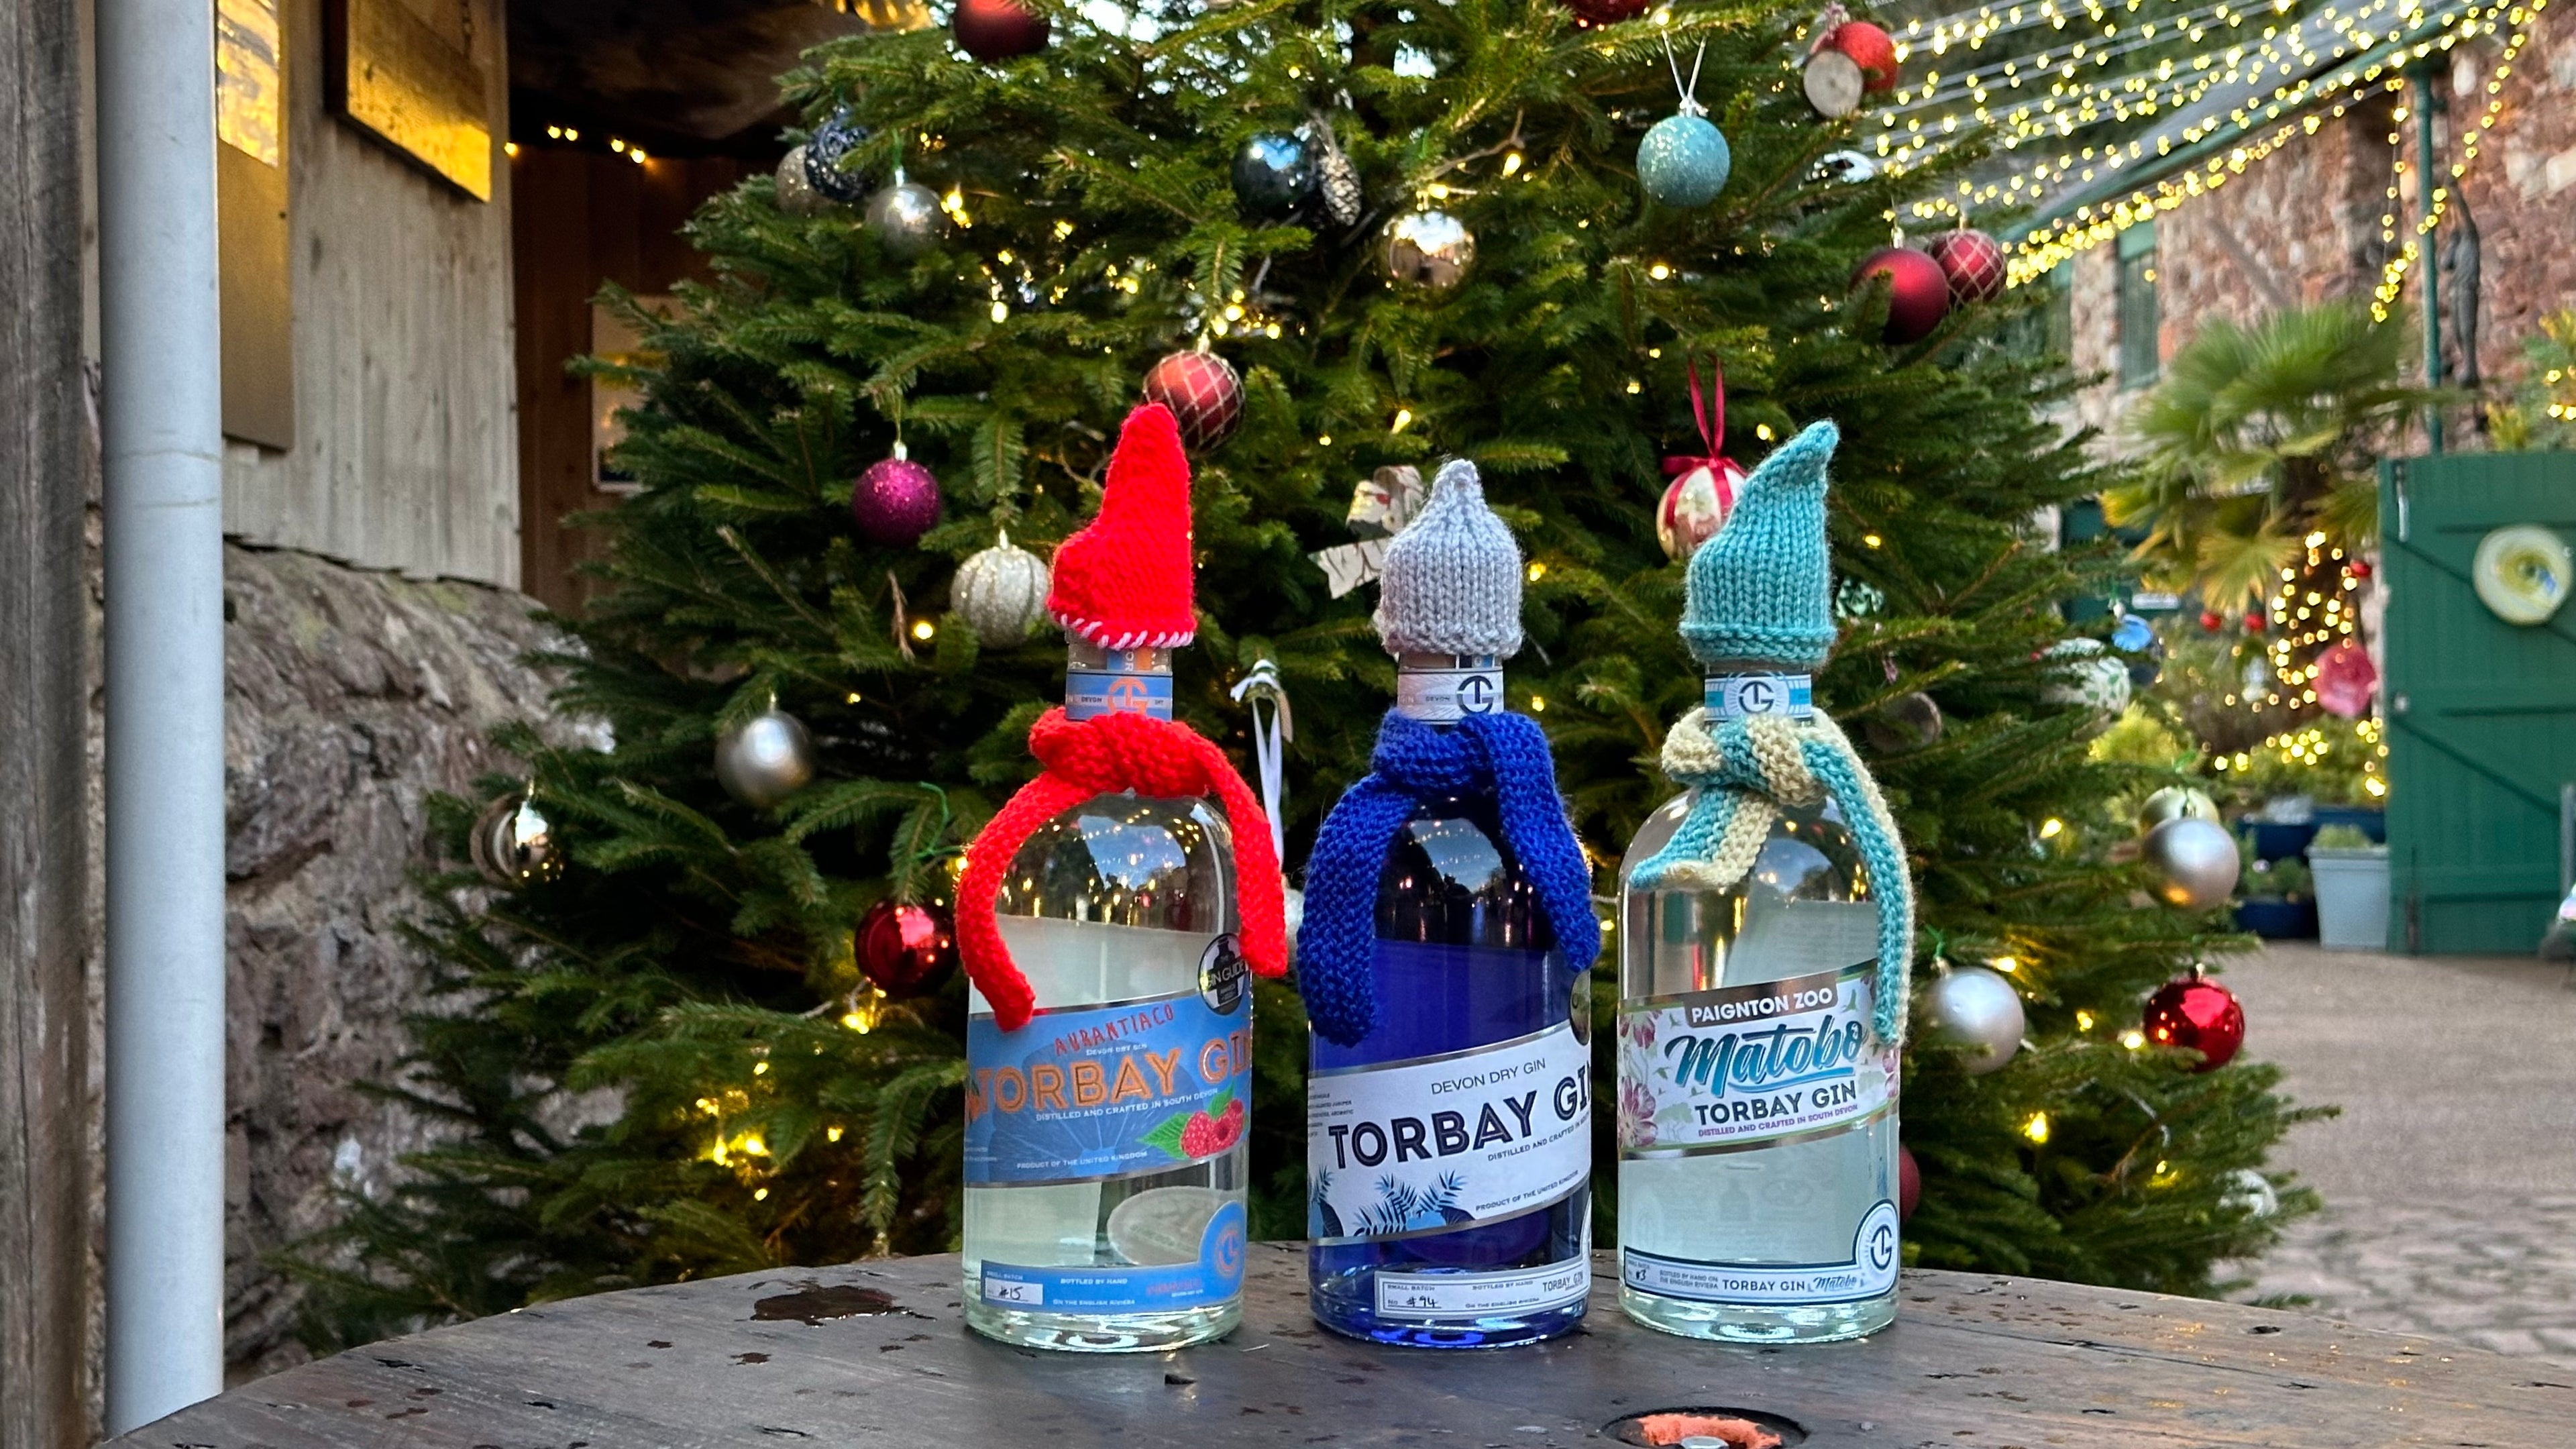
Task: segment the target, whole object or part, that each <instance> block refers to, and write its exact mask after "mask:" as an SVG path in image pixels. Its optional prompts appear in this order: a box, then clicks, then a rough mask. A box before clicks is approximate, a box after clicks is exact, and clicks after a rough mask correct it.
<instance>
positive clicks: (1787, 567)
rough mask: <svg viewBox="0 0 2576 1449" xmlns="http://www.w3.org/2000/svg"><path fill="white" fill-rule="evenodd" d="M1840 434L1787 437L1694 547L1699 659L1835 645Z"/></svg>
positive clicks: (1816, 430)
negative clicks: (1829, 531)
mask: <svg viewBox="0 0 2576 1449" xmlns="http://www.w3.org/2000/svg"><path fill="white" fill-rule="evenodd" d="M1841 438H1842V434H1841V433H1839V432H1837V431H1835V429H1834V425H1833V424H1832V423H1829V422H1828V423H1814V424H1810V425H1809V426H1808V428H1807V430H1806V431H1805V432H1803V433H1800V434H1799V435H1798V436H1796V437H1794V438H1791V439H1790V440H1789V441H1788V442H1786V443H1783V444H1781V445H1780V446H1779V447H1778V448H1777V449H1775V450H1774V451H1773V452H1772V454H1771V456H1770V457H1768V458H1765V459H1763V460H1762V466H1761V467H1759V468H1756V469H1754V470H1753V476H1752V477H1751V478H1748V479H1746V480H1745V483H1744V489H1743V492H1742V493H1741V494H1739V495H1738V496H1737V498H1736V500H1735V507H1734V509H1733V510H1732V511H1731V512H1729V513H1728V514H1727V516H1726V523H1725V524H1724V526H1722V527H1720V528H1719V529H1718V531H1717V537H1715V538H1712V539H1710V540H1709V541H1708V542H1706V543H1704V544H1701V545H1700V546H1699V551H1698V552H1696V553H1694V554H1692V555H1691V561H1690V573H1689V574H1688V576H1687V577H1686V579H1685V582H1684V586H1683V595H1684V599H1685V602H1684V603H1683V605H1682V638H1683V640H1684V641H1686V642H1687V643H1688V644H1689V645H1690V651H1691V653H1692V654H1693V655H1694V656H1696V657H1697V658H1698V659H1699V661H1700V662H1701V663H1703V664H1716V663H1720V662H1722V661H1726V660H1736V659H1742V660H1751V661H1756V662H1759V663H1765V664H1781V665H1787V666H1790V667H1792V668H1797V669H1814V668H1817V667H1818V666H1820V665H1822V664H1823V663H1824V662H1825V659H1826V657H1827V656H1828V655H1830V654H1832V653H1833V649H1834V603H1833V581H1832V578H1831V575H1832V572H1833V559H1832V554H1831V552H1830V550H1829V549H1828V548H1827V546H1826V543H1825V464H1826V463H1827V462H1828V461H1830V460H1831V459H1832V458H1833V456H1834V444H1835V443H1837V442H1839V441H1840V440H1841ZM1389 562H1390V563H1392V560H1390V561H1389Z"/></svg>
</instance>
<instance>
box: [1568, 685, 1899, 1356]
mask: <svg viewBox="0 0 2576 1449" xmlns="http://www.w3.org/2000/svg"><path fill="white" fill-rule="evenodd" d="M1806 692H1807V678H1806V676H1804V675H1788V676H1783V675H1771V674H1749V673H1748V674H1741V675H1736V674H1727V675H1718V676H1714V677H1712V678H1711V679H1710V680H1709V684H1708V698H1709V701H1710V703H1709V708H1710V710H1711V714H1712V722H1714V720H1715V719H1716V718H1718V717H1722V715H1723V712H1724V711H1725V710H1728V709H1730V708H1740V707H1742V706H1743V704H1744V701H1745V700H1747V699H1752V700H1755V701H1756V702H1757V703H1758V704H1759V705H1760V706H1761V708H1760V709H1757V710H1756V711H1755V712H1773V711H1775V710H1776V712H1780V713H1786V714H1788V715H1790V717H1791V718H1793V719H1796V718H1804V717H1808V715H1809V708H1810V707H1809V705H1808V703H1807V699H1806ZM1690 799H1691V797H1690V796H1689V795H1687V794H1685V795H1682V796H1680V797H1677V798H1675V799H1673V800H1671V801H1668V802H1666V803H1665V805H1664V806H1663V807H1662V808H1661V809H1658V810H1657V811H1656V812H1655V813H1654V814H1653V815H1650V816H1648V817H1647V819H1646V823H1645V825H1644V826H1643V827H1641V828H1640V829H1639V830H1638V832H1637V838H1636V840H1635V841H1634V842H1632V843H1631V844H1630V845H1629V847H1628V854H1627V856H1626V858H1625V859H1624V860H1623V862H1622V863H1621V866H1620V882H1621V890H1620V906H1619V931H1618V945H1619V1021H1618V1027H1617V1034H1616V1035H1617V1039H1616V1041H1615V1042H1614V1043H1613V1050H1614V1051H1616V1053H1617V1054H1618V1060H1619V1101H1618V1103H1617V1107H1616V1110H1617V1112H1618V1132H1619V1270H1620V1272H1619V1276H1620V1286H1619V1302H1620V1306H1621V1307H1623V1308H1625V1309H1626V1310H1627V1311H1628V1314H1629V1316H1630V1317H1633V1318H1635V1319H1636V1320H1637V1321H1638V1322H1640V1323H1643V1324H1645V1325H1646V1326H1647V1327H1649V1328H1656V1329H1661V1330H1663V1331H1664V1332H1666V1333H1675V1334H1680V1335H1683V1336H1685V1337H1690V1338H1711V1339H1725V1340H1731V1341H1735V1342H1743V1343H1822V1342H1828V1341H1831V1340H1834V1339H1841V1338H1856V1337H1859V1336H1860V1335H1862V1334H1865V1333H1871V1332H1874V1331H1876V1330H1878V1329H1880V1328H1884V1327H1885V1326H1887V1324H1888V1323H1890V1322H1891V1321H1893V1320H1894V1319H1895V1317H1896V1270H1897V1258H1898V1239H1897V1215H1896V1130H1897V1116H1896V1109H1897V1094H1896V1087H1897V1055H1896V1052H1895V1050H1894V1049H1893V1048H1891V1047H1890V1046H1888V1045H1887V1044H1886V1043H1885V1042H1882V1041H1881V1040H1879V1038H1878V1037H1877V1035H1876V1033H1874V1032H1873V1031H1872V1030H1871V1029H1870V997H1869V992H1870V989H1871V985H1872V976H1873V972H1874V968H1875V965H1876V962H1877V959H1878V908H1877V905H1876V903H1875V902H1874V900H1873V899H1872V898H1871V894H1870V883H1869V875H1868V871H1867V870H1866V868H1865V867H1863V865H1862V864H1861V861H1860V855H1859V852H1858V850H1857V849H1856V848H1855V847H1854V846H1853V844H1852V840H1851V836H1850V834H1849V833H1848V831H1847V830H1846V829H1845V827H1844V822H1843V818H1842V816H1841V814H1840V812H1839V811H1838V810H1837V809H1836V808H1835V807H1834V806H1833V805H1832V804H1830V803H1828V804H1826V805H1824V806H1822V807H1820V808H1816V809H1808V810H1788V811H1783V812H1781V814H1780V815H1779V817H1778V818H1777V819H1776V820H1774V821H1773V822H1772V825H1771V829H1770V833H1769V835H1768V837H1767V838H1766V839H1765V840H1764V841H1763V843H1762V845H1761V847H1760V849H1759V851H1758V853H1757V854H1756V855H1755V857H1754V863H1753V867H1752V869H1751V870H1750V871H1748V872H1747V873H1746V875H1745V877H1744V879H1743V880H1741V881H1739V882H1738V883H1737V884H1736V885H1735V886H1734V888H1732V889H1730V890H1725V891H1705V892H1704V891H1641V890H1638V889H1636V888H1634V887H1633V886H1631V885H1629V884H1628V881H1629V877H1630V876H1631V875H1632V874H1633V873H1634V871H1635V870H1636V868H1637V866H1638V865H1639V864H1640V863H1642V862H1644V861H1645V860H1647V859H1648V858H1649V857H1651V856H1653V855H1654V854H1655V853H1656V852H1658V851H1660V850H1661V849H1663V847H1664V845H1665V843H1666V842H1668V841H1669V840H1671V839H1672V837H1673V834H1674V832H1675V831H1676V830H1677V829H1678V828H1679V827H1680V825H1681V823H1682V819H1683V816H1684V815H1685V814H1686V813H1687V811H1688V808H1689V805H1690Z"/></svg>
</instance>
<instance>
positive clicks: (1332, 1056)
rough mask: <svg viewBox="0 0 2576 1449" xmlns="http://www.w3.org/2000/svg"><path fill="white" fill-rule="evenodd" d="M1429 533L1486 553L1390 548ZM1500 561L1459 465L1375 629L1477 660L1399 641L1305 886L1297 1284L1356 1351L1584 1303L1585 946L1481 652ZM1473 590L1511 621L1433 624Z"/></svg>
mask: <svg viewBox="0 0 2576 1449" xmlns="http://www.w3.org/2000/svg"><path fill="white" fill-rule="evenodd" d="M1461 472H1463V475H1464V476H1463V478H1462V477H1461V476H1459V475H1460V474H1461ZM1444 510H1446V511H1447V512H1446V513H1444ZM1455 514H1465V515H1467V517H1466V519H1465V522H1464V523H1463V524H1462V523H1461V522H1460V521H1459V519H1458V518H1457V517H1455V516H1453V515H1455ZM1468 525H1473V527H1469V526H1468ZM1426 529H1427V530H1429V536H1428V538H1427V539H1426V538H1425V537H1424V536H1423V531H1424V530H1426ZM1444 531H1445V532H1446V533H1449V534H1452V535H1457V534H1464V535H1465V536H1466V537H1467V538H1468V539H1469V540H1470V541H1472V542H1479V543H1481V544H1482V545H1483V547H1484V553H1483V555H1482V559H1481V563H1480V560H1479V555H1478V553H1477V551H1476V550H1474V549H1461V548H1455V547H1453V548H1449V549H1446V550H1433V549H1428V548H1425V549H1423V551H1424V552H1428V553H1432V554H1433V557H1432V558H1431V559H1429V560H1427V561H1426V560H1421V559H1419V558H1418V557H1417V558H1408V557H1407V556H1406V552H1405V550H1406V549H1407V547H1408V546H1416V547H1419V546H1421V545H1423V544H1425V543H1426V542H1437V541H1438V540H1439V538H1440V536H1441V535H1442V533H1443V532H1444ZM1449 541H1450V542H1451V543H1453V544H1454V543H1456V542H1457V540H1456V538H1455V537H1452V538H1451V539H1450V540H1449ZM1462 556H1463V562H1462ZM1519 569H1520V560H1519V555H1518V552H1517V550H1515V549H1514V548H1513V547H1512V544H1511V539H1510V535H1509V533H1508V532H1507V531H1505V530H1504V528H1503V525H1502V523H1501V520H1499V519H1498V518H1495V517H1494V515H1493V514H1492V513H1491V512H1490V511H1489V510H1487V509H1486V508H1485V507H1484V503H1483V498H1482V494H1481V491H1480V490H1478V489H1476V488H1475V487H1474V473H1473V470H1472V469H1467V468H1466V467H1465V465H1463V464H1452V465H1451V467H1450V469H1449V470H1446V471H1444V472H1443V473H1442V475H1441V477H1440V480H1439V482H1438V483H1437V484H1435V486H1434V491H1433V497H1432V501H1431V503H1430V505H1429V506H1428V507H1427V508H1426V511H1425V513H1424V515H1423V518H1422V519H1421V520H1418V521H1417V522H1416V523H1415V524H1414V525H1413V529H1412V530H1410V531H1408V533H1407V534H1405V535H1403V536H1400V537H1399V538H1398V540H1397V544H1396V546H1395V547H1394V548H1392V549H1390V552H1389V557H1388V559H1387V563H1386V595H1385V599H1386V602H1385V604H1384V605H1383V606H1382V608H1381V610H1380V614H1379V618H1378V625H1379V629H1380V631H1381V633H1382V634H1384V635H1386V636H1387V639H1388V643H1389V646H1390V648H1397V647H1398V646H1400V645H1402V644H1407V643H1414V642H1429V643H1452V644H1455V643H1466V644H1483V645H1486V646H1487V649H1486V651H1485V652H1480V653H1434V652H1428V651H1422V650H1415V649H1403V650H1401V652H1399V653H1398V656H1397V657H1398V673H1397V704H1396V709H1395V711H1394V712H1393V713H1392V714H1390V715H1389V716H1388V718H1387V721H1386V724H1385V726H1384V729H1383V731H1382V733H1381V734H1380V736H1379V744H1378V751H1377V756H1376V759H1375V761H1374V766H1375V769H1374V772H1373V773H1372V775H1371V776H1370V777H1369V778H1368V779H1367V780H1364V781H1362V782H1361V783H1360V784H1359V785H1358V786H1355V787H1354V788H1353V790H1352V791H1351V793H1350V794H1349V795H1347V796H1345V797H1344V799H1343V801H1342V802H1341V804H1339V805H1337V806H1336V807H1335V810H1334V815H1333V818H1332V819H1331V820H1329V821H1328V822H1327V823H1326V825H1325V828H1324V832H1323V834H1322V836H1321V837H1319V839H1318V842H1317V847H1316V854H1315V858H1314V860H1313V862H1312V863H1311V864H1310V868H1309V872H1308V876H1307V893H1306V916H1305V921H1304V924H1303V926H1302V927H1301V929H1300V933H1299V953H1300V954H1299V963H1300V964H1299V971H1300V981H1301V986H1302V988H1303V990H1304V992H1305V995H1306V997H1307V1002H1308V1007H1309V1012H1310V1015H1311V1016H1312V1017H1313V1018H1314V1020H1315V1022H1316V1031H1315V1034H1314V1037H1313V1043H1312V1054H1311V1058H1310V1069H1309V1075H1308V1083H1307V1134H1308V1135H1307V1189H1308V1228H1309V1236H1310V1237H1311V1238H1312V1239H1313V1240H1314V1245H1313V1247H1312V1248H1311V1249H1310V1251H1309V1255H1308V1274H1309V1294H1310V1299H1311V1303H1312V1306H1313V1309H1314V1313H1315V1317H1316V1318H1317V1320H1318V1321H1320V1322H1321V1323H1323V1324H1324V1326H1325V1327H1327V1328H1330V1329H1332V1330H1334V1331H1335V1332H1338V1333H1344V1334H1348V1335H1350V1336H1352V1337H1355V1338H1365V1339H1371V1340H1375V1341H1377V1342H1381V1343H1392V1344H1402V1345H1406V1346H1411V1347H1420V1348H1500V1347H1507V1346H1510V1345H1514V1344H1522V1343H1533V1342H1537V1341H1539V1340H1541V1339H1545V1338H1551V1337H1554V1336H1556V1335H1558V1334H1562V1333H1566V1332H1569V1331H1571V1330H1572V1329H1573V1328H1574V1327H1575V1326H1576V1325H1578V1324H1579V1323H1581V1322H1582V1319H1583V1314H1584V1311H1585V1309H1586V1307H1587V1306H1588V1304H1589V1301H1590V1294H1591V1286H1592V1270H1591V1261H1590V1249H1591V1221H1592V1192H1591V1157H1592V1127H1591V1111H1592V1100H1591V1096H1592V1093H1591V1081H1592V1078H1591V1050H1590V1039H1591V1022H1590V1012H1589V1009H1588V1004H1589V996H1588V984H1589V976H1588V973H1587V972H1586V971H1585V970H1584V969H1583V968H1585V967H1588V965H1589V964H1590V961H1591V958H1592V955H1593V953H1594V952H1595V951H1596V950H1597V949H1598V945H1599V935H1598V927H1597V925H1596V924H1595V923H1594V919H1593V917H1592V915H1591V911H1590V903H1589V897H1588V889H1589V887H1588V879H1587V877H1586V875H1585V870H1584V866H1583V864H1582V857H1581V854H1580V850H1579V847H1578V846H1576V845H1575V843H1574V840H1573V836H1572V832H1571V830H1570V829H1569V828H1568V826H1567V825H1566V822H1565V817H1564V813H1563V806H1562V803H1561V802H1560V801H1559V800H1558V799H1557V797H1556V793H1555V785H1554V780H1553V776H1552V771H1551V770H1550V769H1549V767H1548V765H1547V754H1546V743H1545V739H1544V737H1543V736H1541V735H1540V734H1539V732H1538V729H1537V727H1536V725H1535V724H1534V723H1532V722H1531V721H1529V720H1527V719H1525V718H1522V717H1519V716H1515V715H1510V714H1507V713H1505V712H1503V710H1502V709H1501V702H1502V698H1503V687H1502V686H1503V680H1502V669H1501V659H1500V657H1499V654H1498V653H1497V652H1495V650H1494V647H1493V646H1495V645H1498V644H1499V645H1504V646H1507V647H1508V646H1517V644H1518V643H1519V630H1518V613H1517V604H1518V584H1519ZM1462 570H1463V571H1466V572H1467V574H1468V576H1467V577H1466V578H1464V579H1462V578H1460V577H1459V576H1458V575H1459V574H1460V572H1461V571H1462ZM1480 579H1481V580H1482V581H1483V582H1485V583H1487V584H1489V585H1490V586H1491V587H1489V588H1488V589H1486V590H1485V591H1484V592H1485V593H1486V594H1488V595H1491V594H1494V593H1497V592H1500V591H1501V590H1504V589H1508V590H1509V603H1510V604H1511V605H1512V607H1511V609H1510V610H1509V611H1508V614H1509V617H1508V623H1509V627H1508V629H1501V628H1498V627H1497V626H1495V625H1493V624H1492V623H1490V622H1485V623H1482V624H1479V625H1475V626H1474V627H1464V626H1461V627H1441V625H1442V624H1444V623H1451V624H1454V621H1455V618H1456V616H1457V615H1459V614H1461V613H1465V614H1467V615H1469V616H1470V620H1471V623H1472V622H1473V616H1474V613H1475V611H1474V609H1473V608H1472V605H1473V604H1474V603H1475V601H1476V597H1477V593H1478V591H1477V590H1476V589H1475V588H1474V587H1473V585H1474V584H1475V583H1476V582H1477V581H1479V580H1480ZM1488 602H1490V599H1489V600H1488ZM1489 612H1490V611H1489ZM1533 857H1536V858H1535V859H1534V858H1533ZM1569 924H1570V925H1571V926H1572V929H1571V930H1570V931H1569V929H1568V926H1569ZM1569 935H1571V936H1573V937H1575V938H1576V940H1575V942H1574V943H1573V947H1574V949H1573V950H1572V951H1571V952H1569V950H1568V949H1567V943H1566V941H1565V940H1564V938H1565V937H1567V936H1569ZM1355 937H1356V938H1357V939H1354V938H1355ZM1569 955H1572V956H1574V957H1576V958H1578V959H1569Z"/></svg>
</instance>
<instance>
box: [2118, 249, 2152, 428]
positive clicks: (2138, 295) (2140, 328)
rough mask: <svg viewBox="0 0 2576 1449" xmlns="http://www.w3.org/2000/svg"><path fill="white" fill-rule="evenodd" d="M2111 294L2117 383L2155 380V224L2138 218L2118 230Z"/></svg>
mask: <svg viewBox="0 0 2576 1449" xmlns="http://www.w3.org/2000/svg"><path fill="white" fill-rule="evenodd" d="M2119 267H2120V269H2119V273H2118V276H2117V280H2116V282H2115V284H2114V295H2115V297H2116V299H2117V301H2118V303H2119V308H2120V386H2122V387H2145V386H2147V385H2148V384H2150V383H2152V382H2154V381H2155V380H2156V370H2157V357H2156V331H2157V327H2158V321H2159V319H2158V317H2157V315H2156V224H2155V223H2154V222H2153V221H2142V222H2139V223H2137V224H2136V225H2135V226H2132V227H2130V228H2129V229H2128V230H2126V231H2123V232H2121V233H2120V262H2119Z"/></svg>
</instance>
